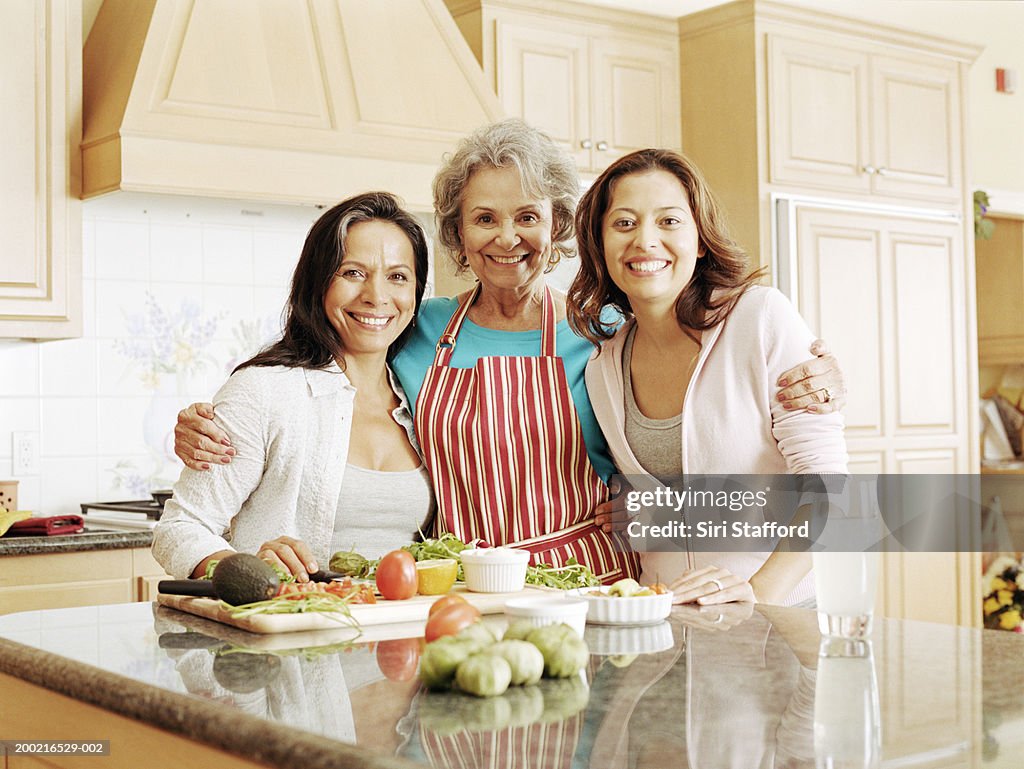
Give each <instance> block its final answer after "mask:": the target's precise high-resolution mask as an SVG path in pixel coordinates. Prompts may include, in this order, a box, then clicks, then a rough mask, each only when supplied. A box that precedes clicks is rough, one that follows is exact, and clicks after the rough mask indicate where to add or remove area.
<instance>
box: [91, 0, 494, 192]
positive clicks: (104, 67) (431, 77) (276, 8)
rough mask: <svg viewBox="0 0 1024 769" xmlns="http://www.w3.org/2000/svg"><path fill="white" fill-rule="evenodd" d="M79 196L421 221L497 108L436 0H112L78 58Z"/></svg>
mask: <svg viewBox="0 0 1024 769" xmlns="http://www.w3.org/2000/svg"><path fill="white" fill-rule="evenodd" d="M83 78H84V94H83V140H82V177H83V184H82V187H83V193H82V195H83V197H85V198H88V197H92V196H95V195H100V194H103V193H106V192H111V191H114V190H130V191H143V192H164V193H173V194H179V195H182V194H183V195H202V196H212V197H225V198H236V199H243V200H268V201H277V202H292V203H319V204H326V203H332V202H335V201H337V200H340V199H341V198H343V197H345V196H347V195H350V194H353V193H356V192H360V191H365V190H369V189H385V190H389V191H392V192H395V193H397V194H399V195H401V196H402V197H403V198H404V199H405V201H406V203H407V204H408V205H409V206H412V207H416V208H421V209H429V208H430V181H431V179H432V178H433V175H434V172H435V171H436V170H437V166H438V163H439V162H440V160H441V156H442V155H443V154H444V153H445V152H447V151H450V150H451V149H452V147H453V145H454V144H455V142H456V141H457V140H458V139H459V138H460V137H461V136H463V135H464V134H466V133H467V132H469V131H470V130H472V129H474V128H476V127H477V126H480V125H483V124H485V123H488V122H491V121H493V120H496V119H499V118H500V117H502V116H503V114H504V113H503V110H502V107H501V104H500V103H499V102H498V99H497V97H496V96H495V95H494V92H493V90H492V89H491V87H490V86H489V85H488V83H487V81H486V79H485V77H484V75H483V73H482V72H481V70H480V66H479V64H478V63H477V61H476V59H475V58H474V57H473V54H472V52H471V51H470V49H469V46H468V45H467V44H466V42H465V40H464V39H463V37H462V35H461V34H460V32H459V30H458V28H457V27H456V25H455V22H454V21H453V20H452V18H451V16H450V14H449V13H448V11H447V9H446V8H445V5H444V2H443V0H105V2H104V3H103V5H102V6H101V8H100V10H99V13H98V14H97V16H96V21H95V23H94V24H93V27H92V31H91V33H90V35H89V39H88V40H87V42H86V44H85V48H84V52H83Z"/></svg>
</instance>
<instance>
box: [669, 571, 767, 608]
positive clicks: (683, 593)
mask: <svg viewBox="0 0 1024 769" xmlns="http://www.w3.org/2000/svg"><path fill="white" fill-rule="evenodd" d="M669 589H670V590H671V591H672V593H673V598H672V603H696V604H699V605H700V606H712V605H715V604H720V603H733V602H735V601H743V602H746V603H757V596H755V595H754V588H753V587H752V586H751V584H750V582H748V581H747V580H745V579H743V578H742V577H740V576H738V575H736V574H733V573H732V572H731V571H729V570H728V569H721V568H719V567H717V566H705V567H704V568H701V569H694V570H693V571H688V572H685V573H684V574H683V575H682V576H681V577H679V578H678V579H676V580H675V581H674V582H672V584H670V585H669Z"/></svg>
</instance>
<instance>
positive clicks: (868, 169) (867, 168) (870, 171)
mask: <svg viewBox="0 0 1024 769" xmlns="http://www.w3.org/2000/svg"><path fill="white" fill-rule="evenodd" d="M861 170H862V171H864V173H866V174H877V173H878V169H877V168H875V167H874V166H864V168H863V169H861Z"/></svg>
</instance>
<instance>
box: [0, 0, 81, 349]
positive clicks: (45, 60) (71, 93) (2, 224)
mask: <svg viewBox="0 0 1024 769" xmlns="http://www.w3.org/2000/svg"><path fill="white" fill-rule="evenodd" d="M0 70H2V71H3V72H4V73H5V74H4V77H3V78H2V79H0V103H2V104H3V109H2V110H0V136H2V137H3V143H2V144H0V178H2V179H3V184H2V185H0V338H29V339H57V338H67V337H76V336H81V334H82V213H81V201H80V200H79V199H78V197H79V187H80V163H79V151H78V145H79V142H80V140H81V100H82V6H81V0H23V1H22V2H16V3H0Z"/></svg>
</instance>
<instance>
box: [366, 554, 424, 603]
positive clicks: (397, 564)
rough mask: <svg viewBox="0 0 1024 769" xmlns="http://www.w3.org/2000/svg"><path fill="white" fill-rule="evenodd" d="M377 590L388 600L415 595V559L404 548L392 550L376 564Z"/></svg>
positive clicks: (416, 581) (398, 599)
mask: <svg viewBox="0 0 1024 769" xmlns="http://www.w3.org/2000/svg"><path fill="white" fill-rule="evenodd" d="M376 579H377V590H379V591H380V594H381V595H382V596H384V597H385V598H386V599H388V600H389V601H401V600H403V599H405V598H412V597H413V596H414V595H416V587H417V584H418V580H417V578H416V559H415V558H413V557H412V553H408V552H406V551H405V550H392V551H391V552H390V553H388V554H387V555H386V556H384V557H383V558H381V559H380V564H378V566H377V577H376Z"/></svg>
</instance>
